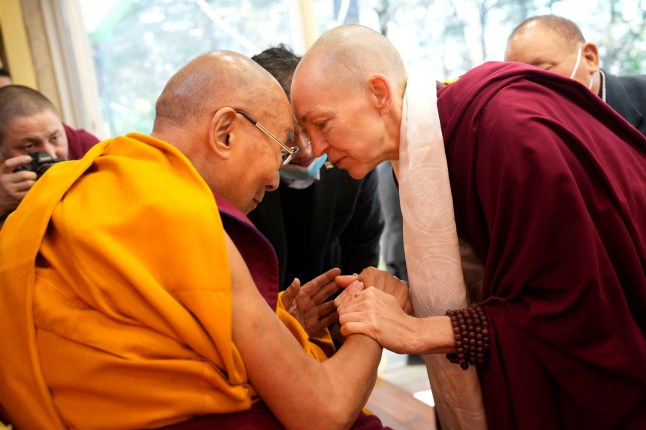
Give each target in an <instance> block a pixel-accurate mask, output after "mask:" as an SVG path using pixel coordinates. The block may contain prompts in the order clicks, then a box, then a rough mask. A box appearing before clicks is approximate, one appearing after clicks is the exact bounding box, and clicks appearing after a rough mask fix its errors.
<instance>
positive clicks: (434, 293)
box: [393, 76, 487, 430]
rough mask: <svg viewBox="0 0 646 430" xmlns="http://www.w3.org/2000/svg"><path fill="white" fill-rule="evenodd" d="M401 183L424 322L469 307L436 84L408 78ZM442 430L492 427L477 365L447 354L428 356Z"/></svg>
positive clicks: (407, 247)
mask: <svg viewBox="0 0 646 430" xmlns="http://www.w3.org/2000/svg"><path fill="white" fill-rule="evenodd" d="M393 167H394V169H395V174H396V176H397V179H398V181H399V196H400V197H399V198H400V202H401V209H402V215H403V218H404V224H403V227H404V252H405V255H406V266H407V269H408V277H409V285H410V289H411V294H412V297H413V304H414V306H415V314H416V316H418V317H428V316H433V315H444V314H445V312H446V311H447V310H448V309H462V308H465V307H467V290H466V288H465V283H464V278H463V273H462V266H461V263H460V248H459V245H458V236H457V231H456V226H455V219H454V215H453V199H452V196H451V186H450V183H449V174H448V168H447V162H446V154H445V152H444V140H443V138H442V130H441V128H440V118H439V115H438V111H437V89H436V83H435V80H432V79H428V78H422V77H420V78H416V77H414V76H409V79H408V84H407V88H406V94H405V96H404V100H403V106H402V121H401V130H400V146H399V162H393ZM424 358H425V361H426V368H427V371H428V376H429V381H430V384H431V390H432V391H433V398H434V399H435V407H436V411H437V414H438V416H439V418H440V422H441V424H442V428H443V429H448V430H452V429H468V430H478V429H486V428H487V423H486V418H485V412H484V407H483V404H482V393H481V390H480V383H479V380H478V376H477V374H476V372H475V368H474V367H470V368H469V369H468V370H466V371H465V370H462V368H461V367H460V366H459V365H456V364H452V363H450V362H449V361H448V360H447V359H446V358H445V356H444V355H443V354H429V355H427V356H425V357H424Z"/></svg>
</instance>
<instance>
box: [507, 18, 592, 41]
mask: <svg viewBox="0 0 646 430" xmlns="http://www.w3.org/2000/svg"><path fill="white" fill-rule="evenodd" d="M535 27H541V28H542V29H543V30H545V31H549V32H551V33H553V34H555V35H557V36H559V37H560V38H561V39H562V40H563V42H565V43H566V44H568V45H571V46H572V47H574V49H576V47H577V46H578V45H579V44H580V43H585V38H584V37H583V33H581V29H579V27H578V26H577V25H576V24H575V23H574V22H572V21H570V20H569V19H566V18H563V17H560V16H556V15H539V16H534V17H531V18H528V19H526V20H525V21H523V22H521V23H520V24H519V25H518V26H516V28H514V30H513V31H512V32H511V34H510V35H509V40H508V44H509V43H510V42H511V41H512V40H513V39H514V38H520V37H522V36H523V34H524V33H525V32H526V31H528V30H531V29H533V28H535Z"/></svg>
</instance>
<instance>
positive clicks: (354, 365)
mask: <svg viewBox="0 0 646 430" xmlns="http://www.w3.org/2000/svg"><path fill="white" fill-rule="evenodd" d="M382 351H383V349H382V348H381V346H380V345H379V344H378V343H377V342H376V341H375V340H373V339H371V338H370V337H368V336H365V335H361V334H353V335H350V336H348V337H346V338H345V341H344V343H343V346H342V347H341V348H340V349H339V350H338V351H337V352H336V354H334V356H332V357H331V358H330V359H329V360H327V361H325V362H324V363H323V366H324V368H325V370H326V372H327V374H328V375H329V379H330V380H331V381H332V387H334V388H335V391H336V392H335V394H334V396H335V397H336V398H337V399H338V400H339V402H338V408H339V410H338V412H337V413H338V414H339V415H340V416H345V417H354V415H355V414H356V413H357V412H358V411H359V410H360V409H361V408H362V407H363V406H364V405H365V403H366V402H367V401H368V397H369V396H370V393H371V392H372V388H373V387H374V384H375V381H376V379H377V367H378V366H379V361H380V360H381V355H382Z"/></svg>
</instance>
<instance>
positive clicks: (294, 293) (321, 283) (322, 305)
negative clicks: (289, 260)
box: [282, 268, 341, 337]
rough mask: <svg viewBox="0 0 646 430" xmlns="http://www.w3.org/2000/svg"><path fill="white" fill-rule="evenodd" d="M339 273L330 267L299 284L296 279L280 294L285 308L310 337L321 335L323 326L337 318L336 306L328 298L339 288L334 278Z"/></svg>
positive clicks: (323, 331) (323, 329) (323, 332)
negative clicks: (306, 281) (303, 283)
mask: <svg viewBox="0 0 646 430" xmlns="http://www.w3.org/2000/svg"><path fill="white" fill-rule="evenodd" d="M340 273H341V271H340V270H339V269H336V268H335V269H331V270H328V271H327V272H325V273H323V274H322V275H320V276H317V277H316V278H314V279H312V280H311V281H310V282H308V283H306V284H305V285H303V286H301V283H300V281H299V280H298V279H294V282H292V284H291V285H290V286H289V287H288V288H287V289H286V290H285V292H284V293H283V295H282V300H283V305H284V306H285V309H287V311H288V312H289V313H290V314H291V315H292V316H293V317H294V318H296V319H297V320H298V322H300V323H301V325H302V326H303V328H304V329H305V331H307V334H308V335H309V336H310V337H321V336H323V335H324V334H325V328H326V327H327V326H329V325H330V324H332V323H334V322H336V321H337V320H338V319H339V315H338V314H337V312H336V307H335V306H334V302H333V301H332V300H329V301H326V300H328V298H329V297H330V296H331V295H332V294H334V293H336V292H337V291H338V290H339V286H337V284H336V282H334V279H335V278H336V277H337V276H338V275H339V274H340Z"/></svg>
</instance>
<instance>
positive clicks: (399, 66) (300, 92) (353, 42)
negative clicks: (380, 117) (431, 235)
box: [292, 25, 406, 115]
mask: <svg viewBox="0 0 646 430" xmlns="http://www.w3.org/2000/svg"><path fill="white" fill-rule="evenodd" d="M375 74H380V75H384V76H386V77H387V78H388V79H389V81H390V83H391V85H392V86H393V91H395V92H397V93H400V94H403V90H404V87H405V84H406V69H405V67H404V63H403V61H402V59H401V56H400V55H399V52H398V51H397V49H396V48H395V47H394V46H393V45H392V43H391V42H390V41H389V40H388V39H387V38H386V37H384V36H383V35H381V34H380V33H378V32H376V31H374V30H372V29H369V28H367V27H363V26H360V25H345V26H341V27H336V28H333V29H332V30H330V31H328V32H327V33H325V34H324V35H323V36H321V37H320V38H319V39H318V40H317V41H316V42H315V43H314V45H313V46H312V47H311V48H310V49H309V50H308V51H307V52H306V54H305V55H304V56H303V59H302V60H301V62H300V63H299V65H298V67H297V68H296V71H295V72H294V77H293V80H292V102H293V103H294V107H295V109H296V110H297V115H302V114H304V112H298V110H299V109H298V108H299V107H300V105H302V104H303V103H304V102H307V101H308V100H309V99H311V98H315V97H316V96H320V97H323V96H325V95H326V93H328V94H329V93H334V92H336V93H338V94H344V95H347V94H348V93H349V92H352V91H364V90H365V86H366V84H367V82H368V79H369V78H370V76H372V75H375ZM323 90H324V91H323Z"/></svg>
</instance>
